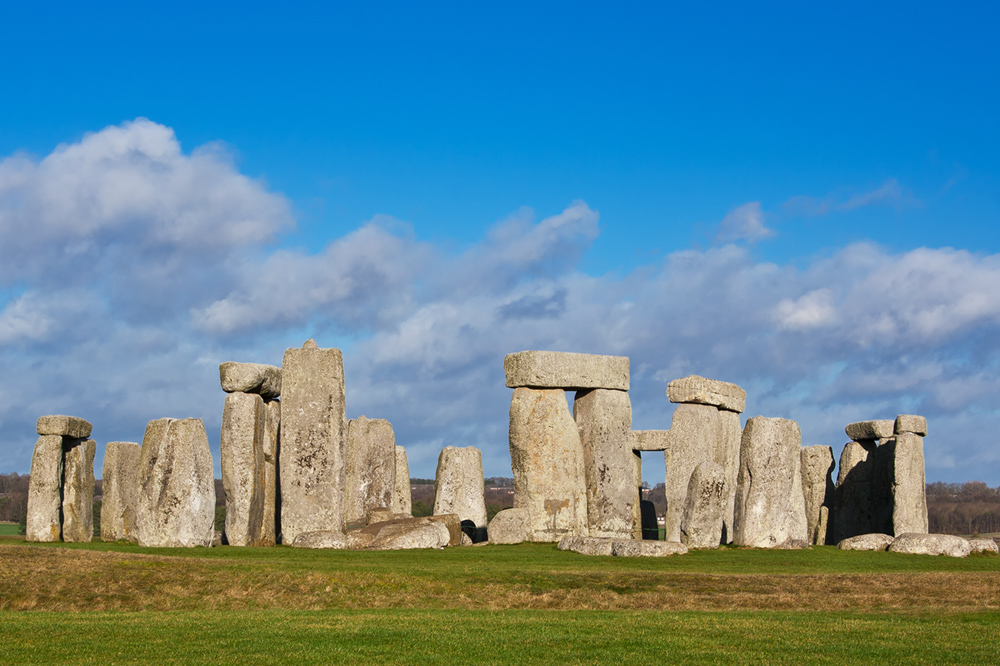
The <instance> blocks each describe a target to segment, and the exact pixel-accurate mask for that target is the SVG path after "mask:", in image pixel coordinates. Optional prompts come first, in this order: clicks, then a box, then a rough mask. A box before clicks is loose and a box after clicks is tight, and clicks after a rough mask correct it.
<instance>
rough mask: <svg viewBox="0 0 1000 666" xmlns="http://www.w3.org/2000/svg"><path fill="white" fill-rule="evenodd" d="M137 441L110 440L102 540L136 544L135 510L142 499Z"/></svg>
mask: <svg viewBox="0 0 1000 666" xmlns="http://www.w3.org/2000/svg"><path fill="white" fill-rule="evenodd" d="M141 455H142V447H141V446H139V445H138V444H136V443H135V442H108V445H107V446H106V447H105V449H104V470H103V472H102V473H101V479H102V485H101V488H102V490H101V495H102V499H101V541H128V542H130V543H135V541H136V539H137V538H138V537H137V535H136V525H135V511H136V502H137V501H138V499H139V458H140V456H141Z"/></svg>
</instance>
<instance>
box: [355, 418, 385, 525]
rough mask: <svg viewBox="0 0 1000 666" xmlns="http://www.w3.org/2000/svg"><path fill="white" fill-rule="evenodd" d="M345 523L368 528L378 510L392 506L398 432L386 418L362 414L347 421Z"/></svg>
mask: <svg viewBox="0 0 1000 666" xmlns="http://www.w3.org/2000/svg"><path fill="white" fill-rule="evenodd" d="M344 459H345V463H344V466H345V477H346V486H345V489H344V522H345V523H346V524H347V526H348V527H364V526H365V525H367V524H368V515H369V514H370V513H371V512H372V511H374V510H375V509H388V508H391V506H392V492H393V488H394V486H395V480H396V435H395V433H394V432H393V431H392V425H391V424H390V423H389V422H388V421H386V420H385V419H369V418H366V417H364V416H361V417H359V418H357V419H351V420H350V421H348V422H347V446H346V450H345V458H344Z"/></svg>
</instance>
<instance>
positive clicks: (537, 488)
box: [509, 388, 588, 542]
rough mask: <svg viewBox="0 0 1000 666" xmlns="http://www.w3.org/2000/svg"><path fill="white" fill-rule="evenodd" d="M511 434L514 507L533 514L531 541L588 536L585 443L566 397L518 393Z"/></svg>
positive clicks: (530, 391)
mask: <svg viewBox="0 0 1000 666" xmlns="http://www.w3.org/2000/svg"><path fill="white" fill-rule="evenodd" d="M509 432H510V459H511V468H512V471H513V473H514V507H515V508H523V509H527V511H528V526H527V530H526V531H527V534H528V540H530V541H551V542H557V541H559V539H561V538H562V537H564V536H566V535H567V534H571V535H576V536H588V535H587V482H586V472H585V471H584V464H583V445H582V444H581V443H580V433H579V431H578V430H577V427H576V422H575V421H574V420H573V417H572V416H571V415H570V413H569V407H568V406H567V404H566V393H565V392H564V391H562V390H561V389H555V390H535V389H528V388H518V389H515V390H514V395H513V397H512V399H511V403H510V431H509Z"/></svg>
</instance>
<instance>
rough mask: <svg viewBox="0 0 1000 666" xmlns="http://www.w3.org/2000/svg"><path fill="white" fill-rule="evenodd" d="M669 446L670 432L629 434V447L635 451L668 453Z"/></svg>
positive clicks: (658, 431) (638, 431) (653, 431)
mask: <svg viewBox="0 0 1000 666" xmlns="http://www.w3.org/2000/svg"><path fill="white" fill-rule="evenodd" d="M669 445H670V431H669V430H633V431H631V432H630V433H629V446H631V447H632V450H633V451H666V450H667V447H668V446H669Z"/></svg>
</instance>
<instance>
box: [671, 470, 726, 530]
mask: <svg viewBox="0 0 1000 666" xmlns="http://www.w3.org/2000/svg"><path fill="white" fill-rule="evenodd" d="M726 483H727V480H726V470H725V469H724V468H723V467H722V465H719V464H717V463H714V462H712V461H707V462H703V463H699V465H698V466H697V467H695V468H694V471H693V472H692V473H691V481H690V482H689V483H688V492H687V498H686V499H685V501H684V512H683V514H682V516H681V543H683V544H684V545H686V546H688V547H689V548H718V547H719V544H720V543H722V527H723V523H724V522H725V518H726V509H727V508H728V502H729V493H728V492H727V489H726Z"/></svg>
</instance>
